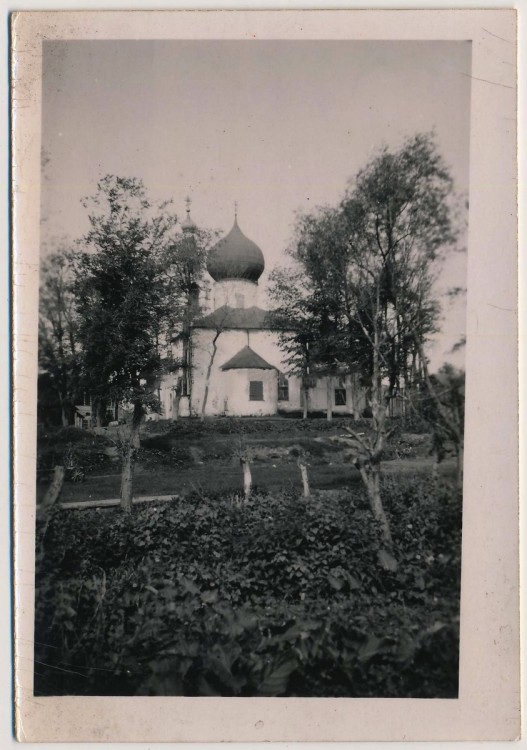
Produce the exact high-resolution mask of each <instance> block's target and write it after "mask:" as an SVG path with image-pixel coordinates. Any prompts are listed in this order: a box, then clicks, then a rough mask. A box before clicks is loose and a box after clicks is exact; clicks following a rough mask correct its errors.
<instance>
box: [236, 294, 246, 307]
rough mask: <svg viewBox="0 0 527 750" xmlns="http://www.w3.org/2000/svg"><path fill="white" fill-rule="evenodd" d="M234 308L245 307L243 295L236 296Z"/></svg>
mask: <svg viewBox="0 0 527 750" xmlns="http://www.w3.org/2000/svg"><path fill="white" fill-rule="evenodd" d="M236 307H242V308H243V307H245V297H244V296H243V294H237V295H236Z"/></svg>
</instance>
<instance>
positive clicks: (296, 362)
mask: <svg viewBox="0 0 527 750" xmlns="http://www.w3.org/2000/svg"><path fill="white" fill-rule="evenodd" d="M308 284H309V279H306V278H305V277H304V275H303V273H302V271H300V270H298V269H297V270H292V269H290V268H289V269H287V268H275V269H274V270H273V271H272V272H271V275H270V286H269V296H270V298H271V301H272V303H273V311H272V313H271V320H272V324H273V327H274V328H275V329H276V330H277V331H278V341H279V344H280V347H281V349H282V351H283V352H284V354H285V361H286V364H287V367H288V369H289V372H290V373H292V374H293V375H298V376H299V377H301V378H302V393H303V419H307V416H308V410H309V388H310V377H311V376H312V374H313V373H314V364H315V352H316V344H317V341H318V336H317V333H318V331H317V326H316V320H315V317H314V314H313V310H312V305H311V295H310V290H309V289H308Z"/></svg>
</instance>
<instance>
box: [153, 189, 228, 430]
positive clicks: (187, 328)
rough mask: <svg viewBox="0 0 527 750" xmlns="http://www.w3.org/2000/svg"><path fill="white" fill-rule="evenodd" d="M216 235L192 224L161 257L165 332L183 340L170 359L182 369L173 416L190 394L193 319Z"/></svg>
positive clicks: (174, 366)
mask: <svg viewBox="0 0 527 750" xmlns="http://www.w3.org/2000/svg"><path fill="white" fill-rule="evenodd" d="M188 200H189V199H188ZM215 239H216V233H214V232H212V231H210V230H206V229H198V228H197V227H192V228H191V229H186V230H184V231H183V232H182V233H180V234H178V235H176V237H175V238H174V239H173V241H172V242H170V243H169V244H168V245H167V247H166V248H165V250H164V251H163V253H162V257H161V263H162V265H163V267H164V269H165V274H164V278H165V282H166V295H167V301H168V314H167V320H166V332H165V335H166V336H167V338H168V339H169V341H168V342H167V343H168V344H170V342H171V340H173V339H174V338H175V337H178V338H179V339H180V340H181V342H182V355H181V357H180V358H179V359H178V361H177V362H172V363H171V365H172V367H173V368H175V369H178V370H180V371H181V374H180V377H179V378H178V379H177V383H176V387H175V390H174V396H175V399H174V404H175V407H176V408H175V411H176V418H177V416H178V410H179V401H180V399H181V397H182V396H188V397H189V398H190V397H191V394H192V349H191V330H192V323H193V322H194V320H195V319H196V318H198V317H199V316H200V314H201V312H202V309H201V303H200V293H201V292H202V291H203V283H204V282H203V276H204V272H205V263H206V259H207V254H208V251H209V249H210V247H211V245H212V242H213V241H214V240H215Z"/></svg>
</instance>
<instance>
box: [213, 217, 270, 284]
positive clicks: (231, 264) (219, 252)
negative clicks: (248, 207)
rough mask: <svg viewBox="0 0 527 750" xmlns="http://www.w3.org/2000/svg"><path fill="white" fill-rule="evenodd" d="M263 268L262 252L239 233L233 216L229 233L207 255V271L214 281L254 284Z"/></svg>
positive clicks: (236, 221)
mask: <svg viewBox="0 0 527 750" xmlns="http://www.w3.org/2000/svg"><path fill="white" fill-rule="evenodd" d="M264 268H265V260H264V256H263V253H262V251H261V250H260V248H259V247H258V245H257V244H256V243H255V242H253V241H252V240H250V239H249V238H248V237H246V236H245V235H244V233H243V232H242V231H241V229H240V227H239V226H238V219H237V215H236V214H235V215H234V225H233V227H232V229H231V231H230V232H229V234H228V235H227V236H226V237H224V238H223V239H221V240H220V241H219V242H218V243H217V244H216V245H214V247H213V248H212V250H211V251H210V253H209V256H208V258H207V271H208V272H209V273H210V275H211V276H212V278H213V279H214V281H223V280H225V279H241V280H246V281H252V282H254V283H255V284H256V283H258V279H259V278H260V276H261V275H262V273H263V271H264Z"/></svg>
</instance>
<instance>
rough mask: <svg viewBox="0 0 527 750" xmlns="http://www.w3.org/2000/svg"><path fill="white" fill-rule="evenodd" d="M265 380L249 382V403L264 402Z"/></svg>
mask: <svg viewBox="0 0 527 750" xmlns="http://www.w3.org/2000/svg"><path fill="white" fill-rule="evenodd" d="M263 400H264V397H263V380H250V381H249V401H263Z"/></svg>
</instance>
